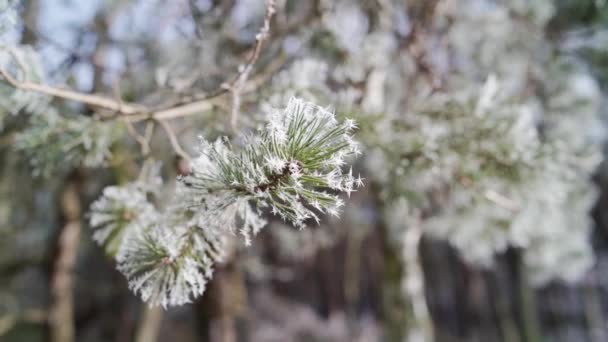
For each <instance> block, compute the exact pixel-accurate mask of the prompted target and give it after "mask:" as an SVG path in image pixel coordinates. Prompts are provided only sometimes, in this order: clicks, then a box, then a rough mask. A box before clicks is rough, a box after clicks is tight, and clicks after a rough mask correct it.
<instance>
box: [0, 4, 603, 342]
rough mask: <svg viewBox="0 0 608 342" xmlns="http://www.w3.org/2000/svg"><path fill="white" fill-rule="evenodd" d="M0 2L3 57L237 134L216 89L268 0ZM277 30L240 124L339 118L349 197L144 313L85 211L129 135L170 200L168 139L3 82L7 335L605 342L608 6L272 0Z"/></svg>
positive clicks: (125, 172)
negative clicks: (198, 103)
mask: <svg viewBox="0 0 608 342" xmlns="http://www.w3.org/2000/svg"><path fill="white" fill-rule="evenodd" d="M4 2H5V3H6V4H2V3H3V1H0V4H2V5H1V6H0V9H3V12H2V13H0V22H1V23H2V25H1V26H2V27H3V28H4V32H3V33H2V34H1V35H0V44H1V45H2V48H3V52H2V55H0V66H2V68H5V69H10V68H11V67H14V66H15V65H16V64H22V66H21V67H22V69H23V70H26V71H25V72H24V73H25V74H26V75H29V76H28V77H26V78H28V79H29V80H31V81H34V82H40V83H44V84H49V85H53V86H59V87H69V88H71V89H74V90H76V91H79V92H82V93H88V94H93V93H95V94H103V95H105V96H108V97H115V98H117V97H119V98H121V99H123V100H124V101H128V102H136V103H141V104H145V105H146V106H149V107H151V108H170V107H171V106H174V105H178V104H183V103H188V102H191V101H194V100H195V99H200V98H206V97H210V98H213V99H214V102H213V106H211V107H210V108H209V109H205V110H201V111H200V113H198V112H197V113H195V114H194V115H190V116H188V117H180V118H175V119H174V120H171V121H167V122H169V124H170V125H171V127H172V129H173V130H174V132H175V135H176V136H177V138H178V141H179V143H181V146H183V148H184V150H185V151H186V152H187V153H189V154H191V155H195V154H196V151H197V148H196V145H197V139H196V137H197V135H199V134H202V135H204V136H206V137H208V138H210V139H211V138H214V137H217V136H222V135H228V136H232V137H233V138H234V140H235V145H238V141H239V140H238V137H234V136H233V133H232V132H231V128H230V122H229V116H230V112H231V108H230V106H234V102H233V101H232V99H231V96H230V92H229V91H228V92H224V91H223V90H222V89H224V88H222V84H225V82H229V81H230V80H231V79H233V78H234V77H235V76H236V75H238V73H239V66H241V69H242V68H243V65H245V64H246V63H247V61H249V60H251V59H250V58H251V56H253V54H254V51H255V47H256V46H257V43H258V40H256V34H257V33H258V32H260V28H261V27H262V25H263V23H264V16H265V15H266V14H265V13H266V11H267V6H268V4H267V3H266V2H264V1H263V0H174V1H160V0H109V1H101V0H87V1H77V0H23V1H17V2H10V1H9V2H6V0H5V1H4ZM269 32H270V34H269V36H268V38H267V39H266V40H265V41H264V42H263V45H262V47H261V52H260V54H259V56H258V58H256V59H255V60H254V62H255V63H254V64H253V69H252V71H251V73H250V74H249V75H248V79H247V80H246V81H247V82H246V83H245V86H244V88H243V90H242V94H241V98H240V116H239V128H240V129H241V130H244V131H247V130H252V129H254V128H256V127H259V126H260V125H261V124H263V123H264V115H265V113H268V111H269V108H276V107H281V106H283V105H284V104H285V103H286V100H287V99H288V98H289V97H291V96H294V95H296V96H299V97H303V98H305V99H308V100H311V101H314V102H315V103H317V104H319V105H321V106H324V107H330V108H333V109H335V111H336V113H337V115H339V116H344V117H353V118H355V119H356V120H357V121H358V123H359V129H358V132H357V133H356V138H357V140H358V141H359V142H360V143H361V147H362V152H363V154H362V156H361V157H360V158H359V159H358V160H357V161H355V164H354V169H355V172H356V173H360V174H361V176H362V177H364V178H365V187H364V188H362V189H360V190H359V191H357V192H356V193H353V194H352V195H351V197H350V199H347V198H345V203H346V205H345V208H344V211H343V213H342V215H341V216H340V218H336V217H324V218H323V219H322V221H321V223H320V224H319V225H318V226H317V225H311V226H310V227H308V228H306V229H302V230H298V229H297V228H294V227H291V226H289V225H288V224H285V223H283V222H282V221H281V220H279V219H277V218H273V217H272V216H268V219H269V224H268V227H266V228H265V229H264V230H263V231H262V232H261V233H260V234H259V235H258V236H257V237H256V238H255V239H254V241H253V244H252V246H250V247H245V246H242V243H240V242H239V243H237V248H236V251H235V252H234V255H233V256H231V257H230V258H228V260H226V262H225V263H223V264H222V265H218V267H217V268H216V270H215V274H214V277H213V280H212V281H211V283H210V284H209V286H208V288H207V290H206V292H205V294H204V295H203V296H202V298H199V299H197V300H196V301H195V302H194V303H192V304H189V305H184V306H179V307H171V308H168V309H163V308H157V307H155V308H149V307H148V306H147V305H145V304H144V303H142V301H141V300H140V299H139V298H138V297H137V296H136V295H134V294H133V293H132V292H131V291H129V289H128V282H127V280H126V279H125V278H124V276H123V275H122V274H121V273H120V272H119V271H117V270H116V263H115V261H114V260H113V258H112V257H111V256H108V255H106V253H105V251H104V248H103V247H100V246H98V245H97V244H96V243H94V241H93V239H92V229H91V228H90V227H89V223H88V218H89V206H90V204H91V203H92V202H93V201H95V200H96V199H97V198H98V197H99V196H100V195H101V193H102V191H103V189H104V188H105V187H107V186H110V185H114V184H124V183H126V182H129V181H132V180H133V179H135V178H136V177H137V175H138V173H139V169H140V168H141V167H142V165H143V160H144V159H145V158H144V156H143V155H142V153H141V151H140V149H141V148H142V146H140V145H141V144H142V142H141V139H138V138H141V137H142V136H145V137H146V138H147V143H148V145H149V146H148V147H149V150H150V155H152V156H153V158H154V159H156V160H159V161H162V168H161V175H162V177H163V179H164V181H165V184H164V185H163V190H162V193H164V194H167V195H166V197H170V196H171V193H172V189H173V187H174V179H175V176H176V175H178V174H183V173H184V172H185V171H184V169H186V170H187V165H185V163H186V161H185V160H183V159H181V158H180V156H179V155H180V153H179V152H180V151H179V150H178V151H176V150H175V148H174V147H175V146H174V144H173V143H172V142H171V141H170V140H169V139H168V137H167V134H165V133H164V132H163V130H162V129H160V128H157V129H154V125H153V124H151V125H148V124H147V123H146V122H140V123H137V124H136V125H134V126H126V125H125V124H124V123H123V122H121V121H120V120H116V122H109V123H108V122H105V121H102V122H100V123H96V122H95V120H92V121H91V123H90V126H78V125H80V123H79V124H77V125H75V126H70V125H69V124H63V121H61V120H60V119H56V118H53V119H49V117H51V115H46V114H45V113H46V112H48V111H49V108H53V110H54V111H57V112H59V113H60V117H63V118H67V120H68V121H69V120H72V119H73V118H76V117H78V118H80V117H84V118H87V119H90V118H93V117H94V115H93V114H94V112H95V109H94V108H90V107H88V106H87V105H83V104H82V103H78V102H74V101H65V100H62V99H60V98H53V97H49V96H42V95H40V94H37V93H35V92H28V91H23V90H16V89H14V87H11V86H10V85H9V84H6V83H1V82H0V175H1V178H0V341H57V342H70V341H117V342H118V341H139V342H144V341H180V342H181V341H184V342H187V341H226V342H228V341H260V342H262V341H361V342H363V341H413V342H416V341H446V342H451V341H455V342H456V341H458V342H460V341H463V342H464V341H479V342H485V341H507V342H516V341H522V342H523V341H525V342H539V341H590V342H601V341H608V325H607V323H608V321H607V319H608V239H607V238H608V235H607V234H608V178H607V177H608V169H606V167H605V165H604V163H603V159H604V155H605V153H604V140H605V135H606V132H605V119H606V114H607V113H606V106H605V94H606V91H607V89H608V88H607V85H608V83H607V82H608V48H607V47H608V4H606V2H605V1H604V0H361V1H355V0H350V1H349V0H336V1H328V0H304V1H296V0H278V1H276V13H275V15H274V17H273V18H272V20H271V21H270V31H269ZM258 38H259V37H258ZM6 51H8V52H9V53H7V52H6ZM15 61H17V62H15ZM23 65H25V67H24V68H23ZM28 73H29V74H28ZM32 113H34V114H32ZM53 113H55V112H53ZM66 122H67V121H66ZM86 124H87V125H88V124H89V123H88V121H87V123H86ZM83 125H84V123H83ZM101 125H104V126H103V127H101ZM150 127H152V128H150ZM148 133H149V134H148ZM69 137H73V139H74V141H77V142H75V143H74V144H73V145H70V141H71V140H70V141H67V142H66V141H65V139H68V138H69ZM81 145H82V148H81ZM66 146H67V147H66ZM98 149H100V150H98ZM99 156H101V158H96V157H99ZM98 159H101V160H103V161H102V162H90V161H91V160H94V161H97V160H98Z"/></svg>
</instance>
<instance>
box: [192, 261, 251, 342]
mask: <svg viewBox="0 0 608 342" xmlns="http://www.w3.org/2000/svg"><path fill="white" fill-rule="evenodd" d="M227 260H228V261H227V262H226V263H225V264H223V265H218V267H217V268H216V270H215V272H214V274H213V279H212V280H211V281H210V282H209V284H208V285H207V286H208V287H207V290H206V291H205V293H204V294H203V297H202V299H201V300H199V301H198V302H197V303H196V307H195V310H196V314H197V317H198V319H197V321H198V322H200V323H199V327H200V328H199V334H200V336H201V338H202V340H203V341H210V342H236V341H239V340H242V339H243V337H244V333H243V329H242V327H243V325H244V324H245V320H244V318H245V317H244V316H245V315H244V313H245V310H246V306H247V291H246V288H245V279H244V275H243V271H242V270H241V269H240V267H239V265H238V264H237V261H236V255H231V256H229V257H228V258H227Z"/></svg>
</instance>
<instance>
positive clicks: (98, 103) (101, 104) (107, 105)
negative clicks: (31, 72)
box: [0, 69, 146, 115]
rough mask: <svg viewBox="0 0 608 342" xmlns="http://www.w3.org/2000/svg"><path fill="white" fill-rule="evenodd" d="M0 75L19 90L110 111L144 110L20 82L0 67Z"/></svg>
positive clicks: (88, 95)
mask: <svg viewBox="0 0 608 342" xmlns="http://www.w3.org/2000/svg"><path fill="white" fill-rule="evenodd" d="M0 76H2V78H3V79H4V80H5V81H6V82H8V83H9V84H10V85H11V86H13V87H15V88H16V89H20V90H27V91H35V92H37V93H41V94H46V95H50V96H53V97H59V98H62V99H66V100H72V101H77V102H80V103H84V104H87V105H90V106H93V107H97V108H101V109H106V110H109V111H112V112H116V113H120V114H124V115H131V114H137V113H142V112H145V111H146V109H145V107H144V106H141V105H137V104H120V103H119V102H117V101H116V100H113V99H110V98H107V97H104V96H99V95H91V94H84V93H80V92H77V91H73V90H68V89H61V88H56V87H52V86H47V85H44V84H39V83H33V82H28V81H25V82H22V81H19V80H17V79H15V78H13V77H12V76H11V75H10V74H9V73H8V72H6V71H5V70H3V69H0Z"/></svg>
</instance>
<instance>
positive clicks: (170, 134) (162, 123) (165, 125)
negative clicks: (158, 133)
mask: <svg viewBox="0 0 608 342" xmlns="http://www.w3.org/2000/svg"><path fill="white" fill-rule="evenodd" d="M158 123H159V124H160V126H161V127H162V128H163V129H164V130H165V132H166V133H167V137H169V142H171V146H172V147H173V150H174V151H175V153H177V155H179V156H180V157H182V158H184V159H185V160H190V159H191V158H190V156H189V155H188V153H186V151H184V149H183V148H182V147H181V145H180V144H179V140H178V139H177V136H176V135H175V132H173V129H172V128H171V125H169V123H168V122H167V121H165V120H158Z"/></svg>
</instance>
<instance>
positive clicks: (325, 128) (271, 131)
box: [91, 98, 363, 307]
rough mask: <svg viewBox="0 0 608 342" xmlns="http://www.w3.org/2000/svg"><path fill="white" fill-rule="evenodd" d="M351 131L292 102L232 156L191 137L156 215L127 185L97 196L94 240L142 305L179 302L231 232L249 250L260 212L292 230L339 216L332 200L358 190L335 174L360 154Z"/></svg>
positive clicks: (220, 145)
mask: <svg viewBox="0 0 608 342" xmlns="http://www.w3.org/2000/svg"><path fill="white" fill-rule="evenodd" d="M356 127H357V126H356V124H355V122H354V121H352V120H348V119H347V120H345V121H343V122H340V121H338V120H337V119H336V117H335V115H334V114H333V113H332V112H330V111H328V110H326V109H324V108H322V107H319V106H317V105H315V104H313V103H310V102H306V101H303V100H300V99H296V98H292V99H291V100H290V101H289V103H288V104H287V106H286V107H285V108H284V109H282V110H275V111H273V112H272V113H270V115H269V119H268V123H267V125H266V126H265V127H264V128H262V129H261V130H259V131H258V132H257V133H256V134H253V135H250V136H248V137H247V138H246V139H245V144H244V147H243V148H241V149H237V148H234V147H233V146H232V145H231V144H230V143H229V142H228V140H227V139H218V140H216V141H215V142H208V141H206V140H204V139H202V138H201V147H200V155H199V156H198V157H197V158H195V159H194V160H192V165H191V168H192V171H191V173H190V174H188V175H186V176H182V177H180V178H179V181H180V183H179V187H178V191H177V193H176V195H175V197H174V199H173V201H172V203H171V204H170V205H169V206H168V208H167V209H166V210H165V212H163V213H161V212H160V211H158V210H157V209H155V208H154V207H153V206H152V205H151V204H149V203H148V202H146V195H145V193H146V192H147V191H148V190H147V189H144V188H142V187H141V185H138V184H137V183H133V184H128V185H125V186H123V187H112V188H108V189H106V191H105V192H104V196H102V198H100V199H99V200H98V201H97V202H95V203H94V204H93V207H92V208H93V213H92V215H91V225H92V226H94V227H97V228H96V233H95V237H96V240H97V241H98V242H100V243H102V244H106V246H107V244H108V243H110V244H111V245H113V246H114V247H113V248H112V250H113V251H115V253H116V257H117V261H118V269H119V270H120V271H121V272H122V273H124V274H125V276H126V277H127V278H128V279H129V287H130V288H131V289H132V290H133V291H134V292H136V293H137V294H139V295H140V296H141V297H142V299H143V300H144V301H146V302H148V303H149V304H150V305H162V306H164V307H166V306H171V305H181V304H184V303H188V302H190V301H192V300H193V299H194V298H196V297H199V296H200V295H202V293H203V292H204V291H205V287H206V284H207V282H208V281H209V279H210V278H211V277H212V275H213V267H214V265H215V263H216V262H218V261H220V260H222V259H223V257H224V255H225V249H226V242H227V238H229V237H230V236H232V235H234V234H239V235H241V236H242V238H243V240H244V241H245V244H250V243H251V240H252V238H253V237H254V236H255V235H256V234H257V233H258V232H259V231H260V230H261V229H262V228H263V227H264V226H265V225H266V220H265V219H264V218H263V217H262V216H263V215H262V212H263V211H264V210H268V211H269V212H270V213H272V214H276V215H278V216H279V217H281V218H282V219H284V220H285V221H288V222H290V223H292V224H293V225H294V226H296V227H300V228H301V227H304V226H305V225H306V224H307V223H308V221H311V220H312V221H316V222H319V221H320V219H321V218H320V215H321V214H330V215H334V216H338V215H339V212H340V208H341V207H342V206H343V205H344V202H343V200H342V199H341V198H340V197H339V193H340V192H345V193H347V194H348V195H350V193H351V192H353V191H355V190H356V188H357V187H359V186H361V185H362V184H363V181H362V179H361V178H360V177H354V176H353V174H352V169H350V170H349V171H348V172H344V170H343V168H344V166H345V165H346V164H347V163H348V162H349V158H350V157H354V156H356V155H358V154H359V153H360V151H359V149H358V145H357V143H356V142H355V141H354V139H353V131H354V130H355V128H356ZM143 184H146V182H143ZM127 194H131V195H127ZM112 239H118V241H113V240H112Z"/></svg>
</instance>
